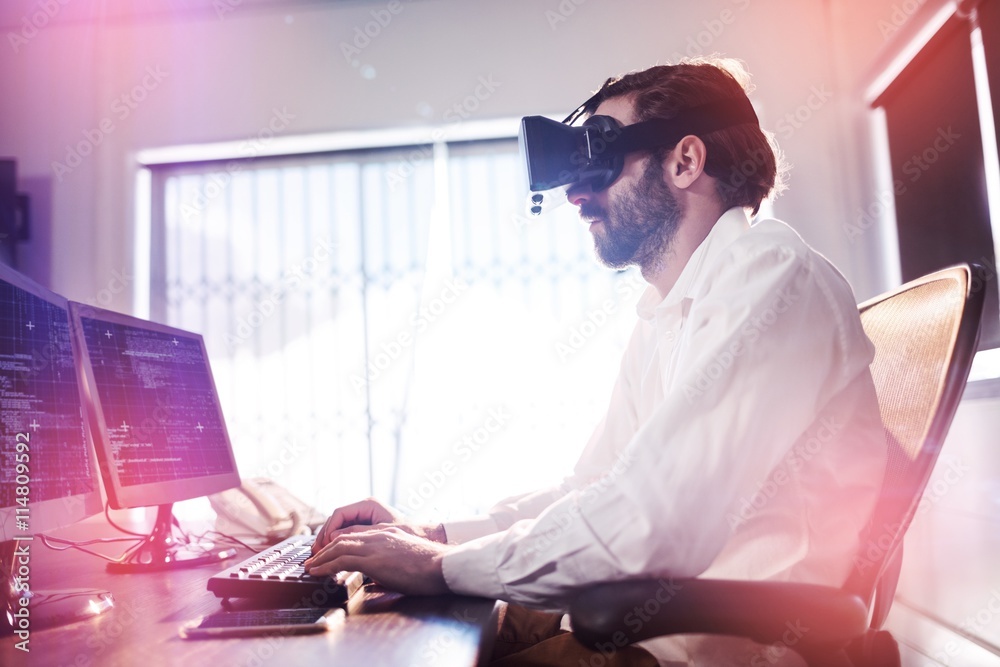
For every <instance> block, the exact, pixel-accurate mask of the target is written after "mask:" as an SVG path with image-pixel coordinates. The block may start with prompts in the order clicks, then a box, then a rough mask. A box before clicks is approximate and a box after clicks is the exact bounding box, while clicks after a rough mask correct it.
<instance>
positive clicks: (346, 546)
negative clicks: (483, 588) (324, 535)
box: [304, 517, 449, 595]
mask: <svg viewBox="0 0 1000 667" xmlns="http://www.w3.org/2000/svg"><path fill="white" fill-rule="evenodd" d="M331 519H332V517H331ZM448 549H449V547H447V546H445V545H442V544H438V543H436V542H432V541H430V540H427V539H424V538H421V537H417V536H416V535H413V534H412V533H410V532H409V531H406V530H403V529H401V528H400V527H399V526H387V527H377V528H368V529H367V530H353V531H351V532H345V533H341V534H338V535H336V536H335V537H334V538H333V540H332V541H330V543H329V544H327V545H326V546H324V547H323V548H322V549H320V550H319V552H318V553H316V554H315V555H314V556H312V557H311V558H309V560H307V561H306V562H305V563H304V565H305V568H306V571H307V572H309V574H314V575H320V576H322V575H331V576H332V575H335V574H336V573H337V572H340V571H342V570H347V571H359V572H363V573H365V574H366V575H368V576H369V577H371V578H372V579H374V580H375V581H376V582H377V583H378V584H380V585H382V586H385V587H386V588H390V589H392V590H394V591H398V592H400V593H405V594H408V595H440V594H443V593H447V592H449V591H448V585H447V584H446V583H445V581H444V574H443V573H442V570H441V560H442V559H443V558H444V555H445V553H447V551H448Z"/></svg>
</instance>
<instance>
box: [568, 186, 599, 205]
mask: <svg viewBox="0 0 1000 667" xmlns="http://www.w3.org/2000/svg"><path fill="white" fill-rule="evenodd" d="M593 194H594V191H593V189H592V188H591V187H590V185H589V184H587V185H573V186H570V188H569V189H568V190H567V191H566V199H568V200H569V203H571V204H573V205H574V206H580V205H581V204H583V203H585V202H588V201H590V198H591V197H592V196H593Z"/></svg>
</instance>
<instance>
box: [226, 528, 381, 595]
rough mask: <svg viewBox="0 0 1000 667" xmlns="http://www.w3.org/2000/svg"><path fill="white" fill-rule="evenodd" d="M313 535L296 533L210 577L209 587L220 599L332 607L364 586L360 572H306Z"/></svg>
mask: <svg viewBox="0 0 1000 667" xmlns="http://www.w3.org/2000/svg"><path fill="white" fill-rule="evenodd" d="M313 540H314V536H313V535H295V536H293V537H289V538H288V539H286V540H285V541H283V542H279V543H278V544H275V545H274V546H273V547H270V548H268V549H266V550H264V551H261V552H260V553H256V554H254V555H252V556H250V557H249V558H247V559H246V560H244V561H243V562H242V563H238V564H237V565H234V566H232V567H231V568H229V569H228V570H224V571H222V572H220V573H219V574H216V575H214V576H212V577H211V578H210V579H209V580H208V590H210V591H211V592H212V593H215V595H216V597H220V598H253V599H254V600H259V601H260V602H262V603H268V604H274V603H280V604H286V605H289V606H296V605H299V604H301V605H302V606H311V607H332V606H336V605H339V604H342V603H343V602H344V601H346V600H347V598H349V597H350V596H351V595H353V594H354V591H356V590H358V589H359V588H361V586H362V584H363V583H364V582H363V579H364V577H363V576H362V575H361V573H360V572H349V573H341V577H340V579H341V581H343V582H344V583H342V584H341V583H337V580H336V579H334V578H333V577H329V576H322V577H315V576H313V575H311V574H306V571H305V568H303V567H302V563H304V562H305V561H306V559H307V558H309V556H311V555H312V551H311V549H312V544H313Z"/></svg>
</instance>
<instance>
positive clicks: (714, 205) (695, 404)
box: [307, 60, 884, 665]
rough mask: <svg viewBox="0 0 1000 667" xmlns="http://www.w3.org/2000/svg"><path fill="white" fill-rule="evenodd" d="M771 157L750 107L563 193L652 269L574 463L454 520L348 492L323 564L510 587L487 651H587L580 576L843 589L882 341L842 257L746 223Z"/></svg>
mask: <svg viewBox="0 0 1000 667" xmlns="http://www.w3.org/2000/svg"><path fill="white" fill-rule="evenodd" d="M747 85H748V80H747V76H746V73H745V71H743V70H742V68H741V67H740V65H739V64H738V63H735V62H732V61H722V60H712V61H706V60H701V61H688V62H684V63H681V64H679V65H676V66H659V67H653V68H651V69H648V70H645V71H641V72H635V73H631V74H628V75H625V76H623V77H621V78H619V79H610V80H608V82H607V83H605V85H604V86H603V87H602V89H601V90H600V91H599V92H598V94H597V95H595V96H594V98H592V99H591V100H590V101H589V102H588V106H587V108H585V112H587V113H591V114H595V115H602V116H610V117H612V118H614V119H615V120H617V121H618V122H619V123H620V124H621V125H623V126H629V125H632V124H634V123H637V122H640V121H645V120H649V119H652V118H665V119H669V118H672V117H674V116H675V115H676V114H677V113H678V112H679V111H680V110H682V109H687V108H691V107H694V106H698V105H702V104H706V103H710V102H713V101H717V100H733V101H734V104H735V103H737V101H738V102H739V103H741V104H742V103H745V101H746V92H745V88H746V86H747ZM779 163H780V160H779V158H778V155H777V151H776V149H775V148H774V146H773V144H772V143H771V141H770V139H769V137H768V136H767V135H765V133H764V132H762V130H761V129H760V127H759V126H758V125H757V123H756V122H743V123H740V124H736V125H732V126H730V127H726V128H724V129H719V130H715V131H710V132H703V133H702V135H700V136H699V135H694V134H688V135H686V136H683V138H681V139H680V140H679V141H677V143H676V144H675V145H673V146H668V147H665V148H658V149H652V150H636V151H635V152H632V153H629V154H628V155H627V156H626V157H625V161H624V166H623V168H622V172H621V174H620V176H619V177H618V178H617V179H616V180H614V182H613V183H611V184H610V186H608V187H607V188H606V189H603V190H600V191H595V190H594V189H593V188H592V187H590V186H588V185H580V184H578V185H574V186H572V187H570V189H569V191H568V197H569V200H570V201H571V202H572V203H573V204H575V205H576V206H578V207H579V210H580V215H581V217H582V218H583V219H584V220H585V221H587V222H589V223H590V232H591V233H592V234H593V236H594V244H595V247H596V250H597V254H598V255H599V257H600V258H601V259H602V260H603V261H604V263H606V264H608V265H609V266H612V267H616V268H617V267H625V266H629V265H637V266H638V267H639V268H640V270H641V272H642V275H643V278H644V279H645V280H646V281H647V282H648V283H649V287H648V288H647V290H646V292H645V293H644V294H643V296H642V297H641V299H640V301H639V304H638V308H637V311H638V315H639V321H638V323H637V325H636V328H635V331H634V333H633V335H632V338H631V340H630V342H629V345H628V348H627V350H626V352H625V355H624V358H623V360H622V364H621V370H620V374H619V377H618V380H617V383H616V386H615V388H614V390H613V393H612V398H611V404H610V406H609V408H608V412H607V414H606V416H605V418H604V420H603V422H602V423H601V424H600V425H599V426H598V427H597V429H596V431H595V433H594V435H593V436H592V438H591V440H590V442H589V443H588V445H587V447H586V449H585V450H584V453H583V454H582V456H581V457H580V460H579V461H578V463H577V465H576V468H575V471H574V474H573V475H572V476H571V477H569V478H568V479H566V480H565V481H564V482H563V483H562V484H560V485H558V486H556V487H553V488H550V489H544V490H541V491H537V492H535V493H531V494H527V495H523V496H519V497H515V498H510V499H507V500H505V501H502V502H501V503H500V504H498V505H497V506H495V507H494V508H493V509H492V510H491V511H490V512H489V514H488V515H487V516H485V517H478V518H475V519H472V520H470V521H464V522H455V523H449V524H446V525H438V526H429V525H411V524H408V523H406V521H405V519H404V518H403V517H402V516H400V515H399V514H398V513H397V512H396V511H394V510H392V509H391V508H388V507H385V506H384V505H382V504H380V503H378V502H377V501H375V500H365V501H362V502H360V503H356V504H354V505H349V506H347V507H343V508H340V509H338V510H336V511H335V512H334V513H333V514H332V515H331V517H330V518H329V519H328V521H327V523H326V525H325V526H324V528H323V530H322V531H321V532H320V534H319V537H318V538H317V541H316V545H315V547H314V552H315V555H314V556H313V557H312V559H311V560H310V561H309V562H308V563H307V566H308V567H310V568H311V571H313V572H316V573H333V572H336V571H339V570H361V571H363V572H365V573H367V574H368V575H370V576H371V577H372V578H374V579H375V580H377V581H379V582H380V583H382V584H383V585H385V586H388V587H389V588H393V589H396V590H399V591H402V592H405V593H411V594H436V593H444V592H447V591H452V592H455V593H463V594H471V595H482V596H486V597H495V598H500V599H503V600H506V601H507V602H508V603H509V605H508V607H507V611H506V617H505V619H504V622H503V627H502V628H501V632H500V635H499V637H498V639H499V641H500V644H499V645H498V651H497V652H495V653H494V657H498V656H499V655H502V654H503V653H504V652H512V651H515V653H514V654H513V655H511V656H510V657H509V658H507V660H506V662H503V663H502V664H528V663H531V664H574V665H576V664H580V663H579V661H580V660H584V661H585V664H586V658H587V655H588V654H587V653H586V652H585V651H584V649H582V648H581V647H579V646H578V645H575V644H573V643H572V639H571V638H569V637H567V636H566V635H565V634H564V633H562V631H561V630H560V628H561V624H560V622H559V618H560V614H561V613H562V612H564V611H565V610H566V608H567V605H568V602H569V601H570V600H571V599H572V598H573V596H574V594H575V593H576V592H578V591H579V590H580V589H581V588H583V587H585V586H586V585H587V584H588V583H593V582H599V581H612V580H621V579H627V578H635V577H663V578H668V577H673V578H684V577H696V576H698V577H715V578H731V579H773V580H785V581H798V582H809V583H819V584H828V585H835V586H836V585H840V584H842V583H843V581H844V580H845V578H846V576H847V574H848V572H849V569H850V566H851V559H852V558H853V556H854V553H855V550H856V549H857V545H858V533H859V531H860V530H861V529H862V527H863V526H864V524H865V522H866V521H867V519H868V517H869V515H870V513H871V510H872V508H873V506H874V501H875V499H876V496H877V493H878V488H879V486H880V483H881V478H882V472H883V467H884V445H883V441H882V425H881V421H880V418H879V414H878V409H877V404H876V400H875V395H874V389H873V386H872V382H871V377H870V374H869V371H868V364H869V363H870V361H871V359H872V355H873V348H872V346H871V344H870V343H869V341H868V339H867V338H866V337H865V335H864V332H863V330H862V328H861V323H860V320H859V318H858V314H857V309H856V305H855V299H854V296H853V294H852V292H851V289H850V287H849V285H848V284H847V283H846V281H845V280H844V279H843V277H842V276H841V275H840V274H839V273H838V272H837V271H836V269H834V268H833V267H832V266H831V265H830V264H829V263H828V262H827V261H826V260H825V259H824V258H823V257H822V256H821V255H819V254H818V253H816V252H815V251H813V250H812V249H811V248H809V247H808V246H807V245H806V244H805V243H804V242H803V241H802V239H801V238H800V237H799V236H798V235H797V234H796V233H795V232H794V231H792V230H791V229H790V228H789V227H787V226H786V225H784V224H783V223H780V222H778V221H775V220H764V221H761V222H758V223H757V224H755V225H753V226H751V225H750V223H749V217H748V212H754V213H755V212H756V211H757V209H758V207H759V205H760V203H761V201H762V200H763V199H764V198H765V197H767V196H768V195H769V193H770V192H771V191H772V190H773V189H774V188H775V186H776V184H778V185H780V168H779ZM528 609H533V610H541V611H542V612H545V613H539V612H537V611H536V612H532V611H528ZM504 642H508V643H507V644H505V643H504ZM516 651H520V652H516ZM646 651H649V653H647V652H646ZM768 651H769V649H768V647H762V646H760V645H757V644H754V643H753V642H750V641H749V640H742V639H736V638H726V637H671V638H663V639H658V640H654V641H652V642H646V643H644V644H643V645H642V648H635V647H631V648H629V649H628V650H627V651H621V652H619V653H618V654H616V655H614V656H610V657H609V660H612V661H613V660H617V661H618V663H619V664H655V662H653V661H652V658H651V657H650V653H652V654H653V655H654V656H655V657H656V659H657V660H659V661H660V662H661V663H667V662H669V661H680V662H682V663H685V662H688V663H691V664H712V665H723V664H741V665H745V664H779V663H782V664H784V663H788V664H796V662H795V660H796V658H795V656H794V655H793V654H792V652H791V651H788V650H781V651H779V650H774V651H771V652H770V653H769V652H768ZM581 656H582V657H581ZM755 658H756V659H757V660H761V661H762V662H759V663H755V662H754V659H755ZM601 664H611V663H608V662H605V663H601Z"/></svg>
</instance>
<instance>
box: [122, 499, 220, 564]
mask: <svg viewBox="0 0 1000 667" xmlns="http://www.w3.org/2000/svg"><path fill="white" fill-rule="evenodd" d="M173 507H174V505H173V503H168V504H166V505H160V506H159V507H158V509H157V512H156V523H155V524H153V530H152V532H150V534H149V535H147V536H146V538H145V539H144V540H143V541H142V543H141V544H139V545H138V547H135V548H133V549H132V551H131V552H130V553H129V555H128V556H127V557H126V558H125V559H124V560H123V561H121V562H117V563H108V572H113V573H116V574H134V573H138V572H156V571H161V570H175V569H181V568H185V567H198V566H199V565H211V564H212V563H218V562H220V561H223V560H226V559H227V558H232V557H233V556H235V555H236V549H222V550H218V551H216V550H215V549H214V547H215V545H214V544H213V543H212V542H207V541H205V542H198V543H195V544H193V545H191V546H190V547H189V546H187V545H181V544H178V543H177V541H176V540H175V539H174V535H173V532H174V530H173V529H174V526H173V523H174V512H173ZM192 547H193V548H192Z"/></svg>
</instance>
